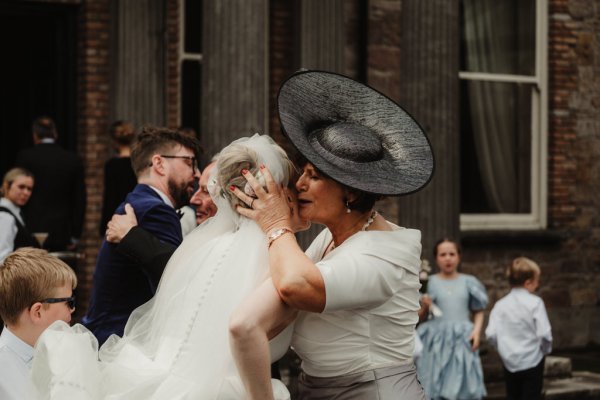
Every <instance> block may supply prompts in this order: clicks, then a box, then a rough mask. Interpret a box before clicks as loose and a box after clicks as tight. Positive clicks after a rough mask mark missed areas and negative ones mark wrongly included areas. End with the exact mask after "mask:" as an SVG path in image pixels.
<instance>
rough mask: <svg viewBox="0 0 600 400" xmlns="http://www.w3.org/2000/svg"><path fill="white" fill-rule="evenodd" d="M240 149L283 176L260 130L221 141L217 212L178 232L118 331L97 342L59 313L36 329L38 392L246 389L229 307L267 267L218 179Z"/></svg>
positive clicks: (195, 393) (277, 387) (202, 393)
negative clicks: (143, 299)
mask: <svg viewBox="0 0 600 400" xmlns="http://www.w3.org/2000/svg"><path fill="white" fill-rule="evenodd" d="M244 152H249V157H250V159H252V158H253V157H256V160H255V162H252V164H254V167H255V168H256V167H257V166H259V165H260V164H264V165H267V166H268V167H269V170H270V171H271V173H272V175H273V177H274V179H275V180H276V181H277V182H279V183H281V184H283V185H286V184H287V183H288V182H287V181H288V179H289V161H288V160H287V157H286V156H285V153H284V152H283V150H282V149H281V148H280V147H279V146H277V145H276V144H275V143H274V142H273V140H272V139H271V138H269V137H268V136H260V135H254V136H252V137H250V138H242V139H239V140H236V141H234V142H233V143H232V144H230V145H229V146H227V147H226V148H225V149H223V151H222V152H221V155H220V157H219V162H218V163H217V168H216V170H215V171H214V172H213V175H212V176H211V178H210V183H209V191H210V192H211V196H212V197H213V200H214V202H215V204H216V205H217V207H218V211H217V214H216V215H215V216H214V217H213V218H211V219H209V220H208V221H207V222H205V223H204V224H202V225H200V226H199V227H197V228H196V229H195V230H194V231H193V232H192V233H191V234H189V235H188V236H187V237H186V238H185V240H184V241H183V243H182V244H181V246H180V247H179V248H178V249H177V250H176V252H175V254H174V255H173V256H172V257H171V259H170V260H169V262H168V264H167V267H166V268H165V271H164V273H163V276H162V279H161V282H160V285H159V287H158V290H157V292H156V295H155V296H154V298H153V299H152V300H150V301H149V302H148V303H146V304H144V305H142V306H141V307H139V308H138V309H136V310H135V311H134V312H133V313H132V315H131V317H130V318H129V321H128V322H127V326H126V328H125V334H124V336H123V338H119V337H117V336H114V335H113V336H112V337H111V338H109V339H108V341H107V342H106V343H105V344H104V345H103V346H102V347H101V348H100V349H99V350H98V348H97V346H98V345H97V341H96V340H95V338H94V337H93V335H92V334H91V333H90V332H89V331H87V330H86V329H85V328H84V327H82V326H81V325H75V326H74V327H72V328H71V327H68V326H67V325H66V324H64V323H62V324H61V323H59V322H57V323H55V324H53V325H52V326H51V327H50V328H49V329H47V330H46V331H45V332H44V334H43V335H42V336H41V337H40V339H39V340H38V343H37V344H36V351H35V356H34V362H33V368H32V379H33V383H34V388H35V389H34V391H35V392H36V396H37V398H39V399H94V400H96V399H105V400H109V399H110V400H117V399H122V400H124V399H127V400H148V399H155V400H165V399H169V400H174V399H244V398H245V390H244V388H243V385H242V383H241V381H240V379H239V377H238V374H237V371H236V367H235V363H234V360H233V357H232V355H231V353H230V350H229V338H228V335H229V333H228V323H229V317H230V315H231V313H232V311H233V310H234V309H235V308H236V307H237V306H238V305H239V304H241V302H242V301H243V300H244V298H245V297H247V296H248V295H249V294H250V293H251V292H252V291H253V290H254V289H255V288H257V287H258V286H259V284H260V283H262V282H263V281H264V280H265V279H266V278H267V277H268V273H269V270H268V252H267V241H266V238H265V235H264V234H263V232H262V231H261V230H260V228H259V227H258V226H257V225H256V224H255V223H254V222H253V221H251V220H248V219H246V218H244V217H241V216H240V215H239V214H238V213H237V212H235V210H234V209H233V206H232V203H231V202H232V200H231V199H230V197H229V196H228V193H227V192H226V191H227V190H228V187H229V186H224V185H229V182H222V181H220V179H222V178H223V177H222V175H223V174H221V173H220V171H222V170H223V169H224V168H225V167H227V166H228V165H225V163H227V162H228V161H227V160H236V159H237V158H236V157H237V156H238V155H239V154H244ZM228 155H229V156H231V155H233V158H228ZM244 157H245V156H242V159H243V158H244ZM230 162H237V161H230ZM229 166H231V165H229ZM234 167H235V168H237V171H240V169H241V168H247V167H245V166H243V167H239V166H235V165H234ZM238 174H239V172H238ZM290 335H291V329H287V330H286V331H284V332H283V333H282V334H280V335H279V336H278V337H277V338H275V339H274V340H275V341H278V342H280V345H279V346H273V343H272V346H271V352H272V358H273V359H277V358H279V357H281V356H282V355H283V354H284V353H285V351H286V349H287V343H289V341H288V340H289V336H290ZM274 347H277V348H274ZM273 390H274V392H275V398H276V399H289V393H288V391H287V389H286V388H285V386H284V385H283V383H281V382H280V381H275V380H274V381H273Z"/></svg>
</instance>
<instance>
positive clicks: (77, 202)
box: [15, 117, 86, 251]
mask: <svg viewBox="0 0 600 400" xmlns="http://www.w3.org/2000/svg"><path fill="white" fill-rule="evenodd" d="M32 132H33V143H34V146H33V147H32V148H29V149H25V150H22V151H21V152H19V154H17V159H16V163H15V164H16V166H18V167H22V168H25V169H27V170H29V171H31V173H32V174H33V176H35V181H36V184H35V192H33V193H32V194H31V198H30V199H29V203H28V204H27V206H26V207H24V208H23V213H24V215H25V218H24V219H25V223H26V224H27V227H28V228H29V230H30V232H33V233H35V232H46V233H48V238H47V239H46V241H45V244H44V248H46V249H48V250H49V251H64V250H75V249H76V248H77V245H78V243H79V238H80V237H81V232H82V229H83V217H84V214H85V206H86V191H85V183H84V169H83V164H82V163H81V160H80V159H79V157H77V155H75V154H73V153H71V152H70V151H67V150H65V149H63V148H62V147H61V146H59V145H58V144H57V143H56V140H57V138H58V133H57V131H56V125H55V124H54V121H53V120H52V119H51V118H49V117H39V118H37V119H36V120H35V121H33V124H32Z"/></svg>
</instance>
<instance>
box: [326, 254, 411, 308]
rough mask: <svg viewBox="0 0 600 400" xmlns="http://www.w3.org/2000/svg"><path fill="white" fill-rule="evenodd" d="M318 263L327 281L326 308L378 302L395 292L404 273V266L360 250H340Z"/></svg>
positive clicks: (366, 305) (378, 303) (383, 300)
mask: <svg viewBox="0 0 600 400" xmlns="http://www.w3.org/2000/svg"><path fill="white" fill-rule="evenodd" d="M316 265H317V268H319V271H320V272H321V275H322V276H323V281H324V282H325V294H326V304H325V310H324V311H336V310H348V309H356V308H372V307H376V306H379V305H381V304H383V303H385V302H386V301H387V300H389V299H390V298H391V297H392V295H393V294H394V293H396V291H397V290H398V289H399V286H400V282H401V281H402V279H403V278H404V276H405V270H404V269H403V268H402V267H399V266H396V265H393V264H392V263H390V262H388V261H386V260H383V259H381V258H377V257H374V256H372V255H369V254H361V253H358V252H353V253H350V254H349V253H348V252H346V253H340V254H339V255H336V256H335V257H333V258H331V259H328V260H326V261H320V262H318V263H317V264H316Z"/></svg>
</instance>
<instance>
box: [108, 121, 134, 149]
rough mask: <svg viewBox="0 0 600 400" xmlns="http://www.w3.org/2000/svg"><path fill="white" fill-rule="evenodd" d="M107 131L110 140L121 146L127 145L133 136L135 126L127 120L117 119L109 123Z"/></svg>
mask: <svg viewBox="0 0 600 400" xmlns="http://www.w3.org/2000/svg"><path fill="white" fill-rule="evenodd" d="M108 133H109V134H110V137H111V138H112V140H114V141H115V142H116V143H118V144H120V145H122V146H128V145H130V144H131V142H133V139H134V138H135V128H134V127H133V125H132V124H131V123H129V122H127V121H123V120H118V121H115V122H113V123H112V124H110V127H109V128H108Z"/></svg>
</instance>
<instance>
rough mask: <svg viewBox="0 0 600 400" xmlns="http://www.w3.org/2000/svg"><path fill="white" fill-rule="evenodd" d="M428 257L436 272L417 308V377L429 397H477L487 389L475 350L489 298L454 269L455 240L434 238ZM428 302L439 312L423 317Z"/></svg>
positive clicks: (456, 256)
mask: <svg viewBox="0 0 600 400" xmlns="http://www.w3.org/2000/svg"><path fill="white" fill-rule="evenodd" d="M433 255H434V257H435V260H436V264H437V266H438V268H439V272H438V273H437V274H435V275H433V276H430V277H429V282H428V284H427V295H424V296H423V298H422V302H421V304H422V307H421V310H420V311H419V317H420V320H422V321H423V322H422V323H421V324H419V327H418V328H417V333H418V334H419V336H420V338H421V341H422V342H423V350H422V352H421V355H420V357H419V362H418V364H417V369H418V373H419V380H420V381H421V383H422V384H423V387H424V388H425V392H426V394H427V397H428V398H430V399H481V398H482V397H484V396H485V395H486V390H485V386H484V383H483V370H482V367H481V360H480V359H479V350H478V349H479V343H480V340H481V329H482V326H483V318H484V315H483V310H484V309H485V307H486V306H487V303H488V296H487V293H486V291H485V287H484V286H483V285H482V284H481V282H479V280H477V278H475V277H474V276H472V275H467V274H462V273H459V272H458V266H459V264H460V256H461V250H460V247H459V245H458V243H456V242H455V241H454V240H450V239H441V240H439V241H438V242H437V243H436V244H435V246H434V248H433ZM432 303H433V304H435V305H436V306H437V307H438V308H439V310H440V311H441V315H440V313H439V312H436V314H437V316H434V317H433V318H432V319H429V320H427V319H426V316H427V315H428V314H429V308H431V304H432ZM471 314H472V315H473V322H471V320H470V315H471Z"/></svg>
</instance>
